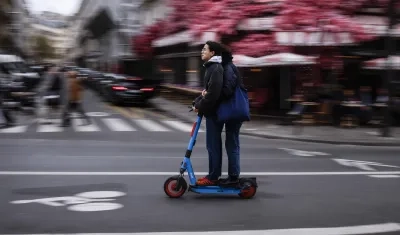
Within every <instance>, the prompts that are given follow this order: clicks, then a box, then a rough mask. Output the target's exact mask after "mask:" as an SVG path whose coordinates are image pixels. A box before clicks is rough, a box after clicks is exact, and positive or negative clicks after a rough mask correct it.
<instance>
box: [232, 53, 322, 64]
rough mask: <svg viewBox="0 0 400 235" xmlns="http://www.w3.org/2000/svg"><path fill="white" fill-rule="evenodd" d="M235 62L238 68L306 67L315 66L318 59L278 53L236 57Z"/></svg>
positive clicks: (234, 57)
mask: <svg viewBox="0 0 400 235" xmlns="http://www.w3.org/2000/svg"><path fill="white" fill-rule="evenodd" d="M233 62H234V63H235V65H236V66H237V67H267V66H285V65H305V64H315V63H316V57H312V56H303V55H298V54H293V53H278V54H274V55H268V56H262V57H258V58H254V57H250V56H245V55H234V56H233Z"/></svg>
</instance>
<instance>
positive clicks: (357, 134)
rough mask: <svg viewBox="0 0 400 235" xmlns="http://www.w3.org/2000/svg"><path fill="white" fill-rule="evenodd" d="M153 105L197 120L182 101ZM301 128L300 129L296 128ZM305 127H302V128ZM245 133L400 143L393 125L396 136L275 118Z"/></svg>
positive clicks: (375, 130) (337, 141)
mask: <svg viewBox="0 0 400 235" xmlns="http://www.w3.org/2000/svg"><path fill="white" fill-rule="evenodd" d="M151 103H152V104H153V106H154V107H155V108H157V109H159V110H161V111H163V112H167V113H168V114H169V115H171V116H174V117H175V118H178V119H180V120H182V121H185V122H188V123H193V121H194V120H195V117H196V116H195V114H194V113H192V112H191V113H189V108H188V107H187V106H186V105H183V104H181V103H178V102H175V101H171V100H167V99H165V98H163V97H156V98H154V99H152V100H151ZM294 128H297V129H294ZM299 128H302V129H299ZM241 134H242V135H248V136H256V137H263V138H269V139H286V140H295V141H304V142H314V143H326V144H340V145H364V146H400V128H394V127H393V128H392V129H391V134H392V137H390V138H384V137H381V136H380V129H379V128H354V129H343V128H337V127H330V126H305V127H293V126H282V125H277V124H276V123H275V122H274V121H269V120H266V121H258V120H255V121H250V122H245V123H244V124H243V127H242V129H241Z"/></svg>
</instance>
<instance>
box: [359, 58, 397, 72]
mask: <svg viewBox="0 0 400 235" xmlns="http://www.w3.org/2000/svg"><path fill="white" fill-rule="evenodd" d="M386 63H389V65H390V66H391V68H392V69H395V70H400V56H391V57H389V60H388V59H387V58H379V59H373V60H368V61H365V62H364V63H363V68H365V69H373V70H381V69H386V65H387V64H386Z"/></svg>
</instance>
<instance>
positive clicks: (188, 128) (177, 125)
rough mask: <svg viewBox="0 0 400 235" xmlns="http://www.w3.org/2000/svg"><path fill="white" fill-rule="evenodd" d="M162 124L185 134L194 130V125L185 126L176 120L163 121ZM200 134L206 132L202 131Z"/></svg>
mask: <svg viewBox="0 0 400 235" xmlns="http://www.w3.org/2000/svg"><path fill="white" fill-rule="evenodd" d="M162 122H163V123H165V124H167V125H169V126H171V127H173V128H175V129H178V130H180V131H183V132H191V131H192V128H193V126H192V125H189V124H185V123H183V122H180V121H175V120H163V121H162ZM199 132H204V131H203V130H202V129H200V130H199Z"/></svg>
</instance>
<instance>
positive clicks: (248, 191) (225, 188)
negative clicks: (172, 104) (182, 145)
mask: <svg viewBox="0 0 400 235" xmlns="http://www.w3.org/2000/svg"><path fill="white" fill-rule="evenodd" d="M191 109H192V110H193V107H191ZM202 119H203V116H202V115H201V114H198V115H197V120H196V122H195V123H194V124H193V128H192V132H191V138H190V141H189V144H188V147H187V150H186V154H185V156H184V158H183V161H182V163H181V166H180V171H179V173H180V174H179V175H178V176H172V177H169V178H168V179H167V180H166V181H165V183H164V192H165V193H166V194H167V195H168V196H169V197H171V198H179V197H181V196H182V195H183V194H184V193H185V192H186V189H188V191H192V192H194V193H199V194H219V195H239V196H240V197H242V198H252V197H253V196H254V195H255V194H256V191H257V187H258V186H257V182H256V178H255V177H254V178H241V179H239V181H238V182H236V183H230V184H224V183H222V182H221V183H218V184H217V185H213V186H200V185H196V176H195V173H194V169H193V166H192V163H191V161H190V156H191V154H192V151H193V148H194V146H195V145H196V139H197V134H198V132H199V130H200V126H201V121H202ZM185 172H187V173H188V175H189V187H188V185H187V183H186V181H185V178H184V173H185Z"/></svg>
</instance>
